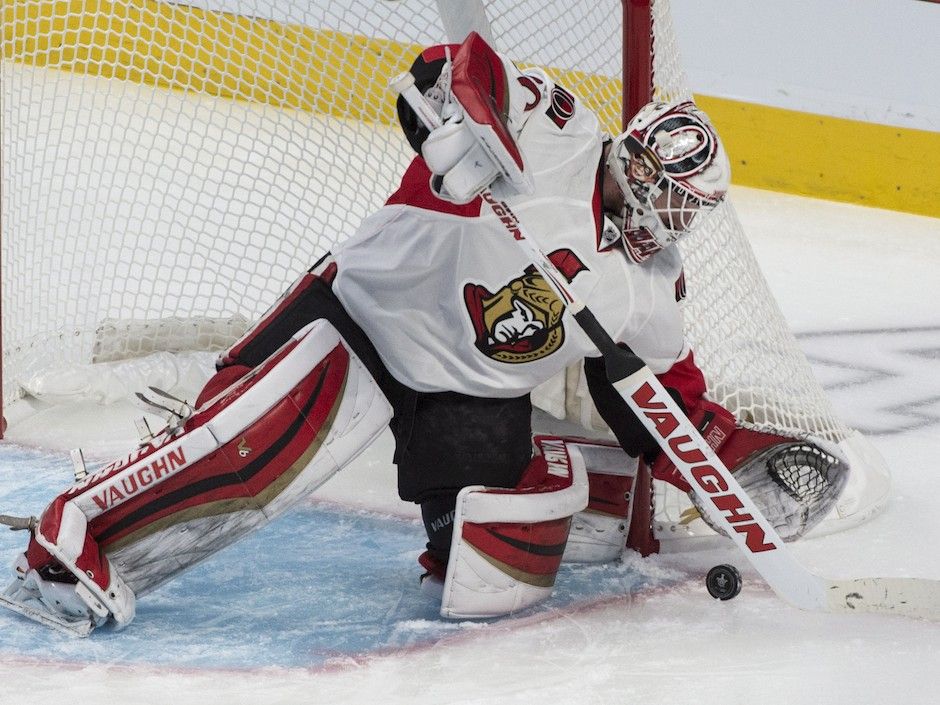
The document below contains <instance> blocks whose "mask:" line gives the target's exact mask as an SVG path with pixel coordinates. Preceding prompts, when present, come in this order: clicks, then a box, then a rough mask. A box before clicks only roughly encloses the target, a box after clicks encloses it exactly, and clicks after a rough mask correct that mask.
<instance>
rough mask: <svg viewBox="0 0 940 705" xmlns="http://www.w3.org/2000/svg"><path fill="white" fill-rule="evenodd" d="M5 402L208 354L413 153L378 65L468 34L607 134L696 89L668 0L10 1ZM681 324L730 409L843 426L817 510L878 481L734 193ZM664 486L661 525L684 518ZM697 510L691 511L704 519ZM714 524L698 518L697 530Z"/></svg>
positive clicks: (704, 252)
mask: <svg viewBox="0 0 940 705" xmlns="http://www.w3.org/2000/svg"><path fill="white" fill-rule="evenodd" d="M2 12H3V25H2V27H3V36H2V39H0V48H2V74H0V82H2V91H0V101H2V110H0V121H2V143H0V150H2V154H0V157H2V159H0V168H2V183H0V189H2V192H0V201H2V209H0V219H2V220H0V227H2V232H0V236H2V297H3V298H2V337H3V367H2V375H3V377H2V379H3V403H4V404H5V405H9V404H10V403H11V402H13V401H14V400H15V399H16V398H17V397H18V396H20V395H21V394H22V392H21V384H22V382H23V380H28V379H30V378H31V377H33V376H35V375H41V374H43V373H44V372H45V371H47V370H50V369H54V368H58V367H62V366H67V365H69V364H74V363H88V362H97V361H106V360H116V359H121V358H130V357H134V356H138V355H142V354H145V353H147V352H150V351H154V350H180V349H184V348H187V347H196V348H203V349H220V348H223V347H225V346H227V345H228V344H230V343H231V342H232V341H233V340H235V339H236V338H237V337H238V336H239V335H240V334H241V333H242V332H243V331H244V330H245V328H246V327H247V325H248V324H249V323H250V322H251V321H253V320H255V319H257V318H258V317H259V316H260V315H261V314H262V313H263V312H264V311H265V310H266V308H267V307H268V306H269V305H270V304H271V303H272V302H273V301H274V300H275V299H276V298H277V296H278V295H279V294H280V293H281V292H282V291H283V290H284V289H285V288H286V286H287V285H288V284H289V283H290V282H291V281H293V280H294V279H295V278H296V276H297V275H298V273H299V272H301V271H303V270H304V269H306V268H307V267H309V266H310V265H311V264H312V263H313V262H315V261H316V260H317V259H318V258H319V257H320V256H321V255H322V254H324V253H325V252H327V251H328V250H329V249H330V248H331V247H332V246H333V245H334V244H335V243H337V242H339V241H341V240H343V239H344V238H346V237H348V236H349V235H350V234H351V233H352V232H353V231H354V230H355V228H356V227H357V225H358V223H359V222H360V221H361V220H362V219H363V218H364V217H365V216H366V215H368V214H369V213H370V212H372V211H373V210H374V209H376V208H377V207H379V206H380V205H381V204H382V203H383V202H384V200H385V198H386V197H387V195H388V194H389V193H390V192H391V191H392V190H393V189H394V185H395V184H396V181H397V179H398V177H399V175H400V174H401V172H402V171H403V169H404V167H405V166H406V164H407V163H408V161H409V159H410V156H411V155H410V153H409V149H408V146H407V144H406V142H405V140H404V139H403V137H402V135H401V133H400V130H399V129H398V128H397V125H396V119H395V114H394V96H392V95H391V94H390V92H389V90H388V88H387V86H388V84H389V81H390V79H391V78H392V77H393V76H395V75H397V74H398V73H399V72H401V71H403V70H406V69H407V68H408V67H409V66H410V64H411V61H412V60H413V58H414V57H415V56H416V55H417V53H418V52H419V51H420V49H421V47H422V46H423V45H427V44H432V43H440V42H443V41H447V40H448V39H450V40H459V39H461V38H462V37H463V36H464V34H465V33H466V31H467V30H468V29H470V28H475V29H477V30H478V31H481V33H482V34H484V36H487V37H488V38H489V39H490V40H491V41H492V42H493V43H494V44H495V46H496V47H497V48H498V49H499V50H500V51H502V52H504V53H505V54H507V55H509V56H510V57H511V58H512V59H514V60H516V61H517V62H518V63H520V64H522V65H529V64H536V65H539V66H542V67H544V68H545V69H546V70H547V71H548V72H549V73H550V74H551V75H553V77H555V78H556V79H557V80H559V82H561V83H563V84H564V85H566V86H567V87H569V88H571V89H573V90H574V91H575V92H576V93H577V94H578V95H580V96H581V98H582V99H583V100H585V101H586V102H587V104H588V105H590V106H591V107H592V108H593V109H594V110H596V111H597V112H598V114H599V115H600V117H601V120H602V121H603V123H604V124H605V126H606V128H607V130H608V131H609V132H610V133H611V134H616V133H617V132H619V130H620V126H621V124H622V121H623V115H624V114H626V115H630V114H632V112H633V111H634V110H635V109H636V108H637V107H639V106H640V105H642V104H643V103H644V102H646V100H647V99H648V98H649V96H650V94H651V92H652V95H654V96H655V97H658V98H680V97H690V95H691V94H690V93H689V90H688V88H687V87H686V85H685V79H684V77H683V73H682V70H681V66H680V63H679V56H678V51H677V47H676V43H675V40H674V37H673V32H672V25H671V19H670V9H669V4H668V2H667V1H666V0H654V1H653V2H651V1H650V0H622V1H621V0H593V1H592V2H582V3H572V2H570V1H568V0H526V1H522V2H520V1H518V0H514V1H512V2H510V1H508V0H496V1H493V2H485V3H480V2H477V1H475V0H437V2H435V1H434V0H401V1H398V2H387V1H383V0H193V1H192V2H190V3H188V4H186V3H182V2H173V3H171V2H166V1H164V0H3V5H2ZM683 253H684V256H685V262H686V279H687V283H688V292H689V297H688V300H687V316H686V317H687V321H688V334H689V337H690V339H691V341H692V344H693V346H694V349H695V352H696V359H697V361H698V362H699V364H700V365H701V367H702V369H703V370H704V372H705V374H706V378H707V381H708V384H709V390H710V393H711V395H712V396H713V397H714V398H715V399H716V400H718V401H720V402H721V403H722V404H724V405H725V406H727V407H728V408H730V409H731V410H732V411H733V412H734V413H735V414H736V415H737V416H738V418H739V419H742V420H744V421H747V422H750V423H754V424H757V425H761V426H769V427H772V428H774V429H777V430H780V431H783V432H785V433H807V432H810V433H815V434H818V435H821V436H823V437H825V438H828V439H830V440H833V441H835V442H838V443H840V444H841V445H842V446H843V449H845V450H846V452H848V453H849V454H850V459H851V460H852V461H853V464H854V466H855V467H856V472H854V473H853V483H854V486H853V484H850V491H849V492H847V494H846V496H845V497H844V498H843V500H842V501H840V505H839V507H837V512H836V516H834V517H833V520H834V522H835V523H833V522H829V523H830V525H831V526H832V527H833V528H835V526H836V524H838V523H841V525H843V526H845V525H850V524H852V523H856V522H858V521H861V520H863V519H865V518H866V517H867V516H868V515H870V514H871V513H873V512H874V511H875V510H877V509H878V508H880V506H881V505H882V504H883V503H884V501H885V500H886V497H887V475H886V473H885V470H884V467H883V461H881V459H880V457H879V456H878V455H877V453H875V452H874V451H873V450H872V449H871V448H870V446H869V445H868V444H867V443H866V442H865V440H864V439H863V438H862V437H861V436H859V435H858V434H857V433H855V432H854V431H852V430H851V429H848V428H846V427H845V426H844V425H842V423H840V421H839V420H838V419H837V418H836V417H835V415H834V414H833V412H832V409H831V407H830V404H829V402H828V401H827V399H826V397H825V395H824V393H823V392H822V390H821V388H820V387H819V385H818V383H817V382H816V381H815V380H814V378H813V376H812V374H811V372H810V370H809V367H808V364H807V362H806V360H805V358H804V357H803V355H802V354H801V353H800V351H799V349H798V347H797V345H796V343H795V340H794V338H793V336H792V334H791V333H790V331H789V329H788V327H787V325H786V323H785V321H784V319H783V317H782V316H781V314H780V312H779V310H778V308H777V306H776V304H775V302H774V299H773V297H772V295H771V294H770V292H769V290H768V288H767V285H766V283H765V282H764V280H763V278H762V275H761V273H760V270H759V269H758V266H757V264H756V262H755V260H754V257H753V254H752V253H751V250H750V248H749V246H748V244H747V241H746V239H745V237H744V234H743V233H742V231H741V227H740V224H739V222H738V219H737V217H736V215H735V213H734V209H733V206H732V205H731V204H730V203H728V204H725V205H723V206H722V207H721V208H720V209H719V210H718V211H717V212H716V213H715V214H714V215H713V217H711V218H710V221H709V224H708V229H707V231H706V232H704V233H702V234H700V235H697V236H696V237H695V238H694V239H690V240H689V241H688V242H687V243H686V244H685V246H684V247H683ZM683 499H684V498H682V497H679V496H677V495H676V493H672V494H670V491H665V492H659V491H657V492H656V504H657V506H656V512H655V516H656V519H655V524H656V529H657V534H658V535H659V536H661V537H667V536H670V535H672V536H686V535H691V534H694V533H696V531H699V530H698V529H695V530H693V529H692V528H691V526H692V525H686V524H685V523H684V522H683V521H682V519H681V517H682V512H683V509H684V508H687V505H683ZM698 523H701V522H698ZM704 531H705V533H710V531H709V530H707V529H704Z"/></svg>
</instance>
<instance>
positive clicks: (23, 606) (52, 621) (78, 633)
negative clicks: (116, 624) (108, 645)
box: [0, 593, 95, 637]
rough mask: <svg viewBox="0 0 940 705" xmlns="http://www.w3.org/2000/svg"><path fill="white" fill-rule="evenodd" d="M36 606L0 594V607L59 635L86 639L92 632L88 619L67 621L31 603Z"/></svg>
mask: <svg viewBox="0 0 940 705" xmlns="http://www.w3.org/2000/svg"><path fill="white" fill-rule="evenodd" d="M33 602H35V604H36V605H37V606H35V607H34V606H33V605H31V604H28V603H26V602H21V601H19V600H17V599H15V598H14V597H11V596H9V595H5V594H3V593H0V607H5V608H7V609H8V610H12V611H14V612H17V613H19V614H21V615H23V616H24V617H28V618H29V619H31V620H33V621H34V622H39V623H40V624H44V625H45V626H47V627H49V628H50V629H54V630H55V631H57V632H59V633H61V634H68V635H69V636H75V637H86V636H88V635H89V634H91V632H92V631H93V630H94V628H95V625H94V624H93V623H92V621H91V620H90V619H77V620H69V619H66V618H64V617H62V616H60V615H57V614H53V613H52V612H50V611H49V610H48V609H46V608H45V607H44V606H42V603H40V602H38V601H35V600H34V601H33Z"/></svg>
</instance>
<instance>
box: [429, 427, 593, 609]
mask: <svg viewBox="0 0 940 705" xmlns="http://www.w3.org/2000/svg"><path fill="white" fill-rule="evenodd" d="M542 447H543V449H545V448H548V449H550V450H551V451H552V453H553V457H551V459H550V460H548V459H546V457H545V456H535V458H533V460H532V463H531V464H530V466H529V469H528V470H527V472H526V473H525V475H524V476H523V481H522V483H520V486H519V487H517V488H515V489H496V488H486V487H482V486H473V487H465V488H463V489H462V490H461V491H460V493H459V494H458V495H457V506H456V511H455V513H454V532H453V539H452V541H451V550H450V557H449V560H448V564H447V574H446V577H445V580H444V590H443V596H442V600H441V616H443V617H450V618H481V617H496V616H501V615H506V614H512V613H514V612H516V611H518V610H521V609H525V608H526V607H529V606H531V605H534V604H536V603H537V602H541V601H542V600H544V599H546V598H548V597H549V596H550V595H551V592H552V586H553V585H554V583H555V575H556V574H557V572H558V567H559V565H560V564H561V559H562V554H563V552H564V549H565V544H566V542H567V538H568V532H569V528H570V525H571V516H572V515H573V514H574V513H575V512H578V511H580V510H581V509H584V507H585V506H586V505H587V501H588V496H587V495H588V484H587V477H586V475H585V473H584V468H583V467H578V466H575V465H573V464H572V463H571V460H570V457H569V456H568V454H567V452H566V450H565V447H564V443H563V442H561V441H557V442H555V441H553V440H549V439H545V440H544V442H543V446H542Z"/></svg>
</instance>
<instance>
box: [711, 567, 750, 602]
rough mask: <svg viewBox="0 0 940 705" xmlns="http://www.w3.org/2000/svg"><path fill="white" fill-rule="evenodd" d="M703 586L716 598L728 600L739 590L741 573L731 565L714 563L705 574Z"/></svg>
mask: <svg viewBox="0 0 940 705" xmlns="http://www.w3.org/2000/svg"><path fill="white" fill-rule="evenodd" d="M705 587H706V588H707V589H708V594H709V595H711V596H712V597H714V598H715V599H716V600H730V599H731V598H733V597H736V596H737V594H738V593H739V592H741V574H740V573H739V572H738V569H737V568H735V567H734V566H733V565H727V564H722V565H716V566H715V567H714V568H712V569H711V570H710V571H708V575H706V576H705Z"/></svg>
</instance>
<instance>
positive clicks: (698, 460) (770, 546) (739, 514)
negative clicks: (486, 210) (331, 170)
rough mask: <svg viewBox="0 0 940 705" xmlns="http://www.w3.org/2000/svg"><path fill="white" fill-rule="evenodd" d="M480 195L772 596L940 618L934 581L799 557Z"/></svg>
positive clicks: (657, 389)
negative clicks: (832, 566)
mask: <svg viewBox="0 0 940 705" xmlns="http://www.w3.org/2000/svg"><path fill="white" fill-rule="evenodd" d="M391 87H392V89H393V90H394V91H396V92H397V93H399V94H400V95H401V96H402V97H403V98H404V99H405V100H406V101H407V102H408V104H409V105H410V106H411V108H412V109H413V110H414V111H415V113H416V114H417V115H418V117H419V119H420V120H421V121H422V122H423V123H424V125H425V127H427V128H428V129H429V130H432V129H434V128H435V127H439V126H440V125H441V120H440V117H439V116H438V114H437V113H436V112H435V111H434V109H433V108H432V107H431V106H430V105H429V104H428V102H427V101H426V100H425V99H424V96H423V95H422V94H421V92H420V91H419V90H418V89H417V88H416V87H415V85H414V77H413V76H412V75H411V74H410V73H407V72H406V73H404V74H402V75H401V76H399V77H397V78H396V79H395V80H394V81H393V82H392V84H391ZM480 197H481V198H482V199H483V201H484V202H486V203H487V205H488V206H489V207H490V209H491V210H492V211H493V213H494V215H495V216H496V217H497V218H498V219H499V221H500V223H501V224H502V225H503V228H504V229H505V231H506V233H507V235H509V236H510V237H512V238H513V239H514V240H515V241H516V243H517V244H518V245H519V246H520V247H522V249H523V250H524V251H525V252H526V253H527V255H528V256H529V258H530V259H531V261H532V263H533V264H534V265H535V267H536V268H537V269H538V271H539V272H540V273H541V274H542V276H543V277H544V278H545V280H546V281H547V282H548V283H549V285H550V286H551V287H552V289H553V290H554V291H555V292H556V293H557V295H558V296H559V297H560V298H561V300H562V301H563V302H564V303H565V306H566V309H567V312H568V313H570V314H571V315H572V317H573V318H574V319H575V321H576V322H577V323H578V325H579V326H580V327H581V328H582V330H584V332H585V333H586V334H587V336H588V337H589V338H590V339H591V342H592V343H593V344H594V345H595V347H596V348H597V350H598V352H600V353H601V355H602V356H603V358H604V362H605V364H606V367H607V376H608V379H609V381H610V382H611V384H612V385H613V386H614V388H615V389H616V390H617V392H618V393H619V394H620V396H621V397H622V398H623V400H624V401H625V402H626V403H627V405H628V406H629V407H630V409H631V410H632V411H633V413H634V414H636V416H637V418H638V419H639V420H640V422H641V423H643V425H644V426H645V427H646V429H647V430H648V431H649V432H650V433H651V434H652V436H653V438H655V439H656V441H657V443H658V444H659V446H660V448H661V449H662V451H663V452H664V453H665V454H666V455H667V456H668V458H669V459H670V460H671V461H672V462H673V464H674V465H675V466H676V468H678V470H679V472H680V474H681V475H682V477H683V478H684V479H685V480H686V482H688V483H689V485H691V487H692V490H693V491H694V492H695V494H696V497H697V498H698V500H699V503H700V504H701V506H702V507H703V509H704V510H705V513H706V514H707V515H708V517H709V519H711V521H712V522H713V524H714V525H716V526H720V527H721V528H722V529H723V530H724V532H725V533H726V534H727V535H728V536H730V537H731V538H732V540H733V541H734V542H735V543H736V544H737V546H738V548H740V550H741V551H742V552H743V553H744V555H745V556H746V557H747V558H748V560H749V561H750V563H751V564H752V565H753V566H754V568H755V569H756V570H757V572H758V573H759V574H760V575H761V577H763V578H764V580H765V581H766V582H767V583H768V585H770V587H771V589H772V590H773V591H774V592H775V593H776V594H777V595H778V596H780V597H781V598H783V599H784V600H786V601H787V602H789V603H790V604H792V605H794V606H796V607H799V608H801V609H805V610H816V611H824V612H853V611H854V612H886V613H894V614H903V615H906V616H911V617H918V618H924V619H940V581H937V580H928V579H920V578H859V579H853V580H830V579H828V578H823V577H820V576H818V575H816V574H814V573H812V572H810V571H808V570H807V569H806V568H804V567H803V566H802V565H801V564H800V563H798V562H797V561H796V559H795V558H794V557H793V555H792V553H791V552H790V551H789V550H788V549H787V548H786V546H785V545H784V542H783V540H782V539H781V538H780V536H779V535H778V534H777V532H776V530H775V529H774V528H773V526H771V525H770V523H769V522H768V521H767V519H766V518H765V517H764V516H763V514H762V513H761V512H760V510H759V509H758V508H757V506H756V505H755V504H754V502H753V501H752V500H751V499H750V497H748V495H747V493H746V492H745V491H744V490H743V489H742V488H741V486H740V484H739V483H738V482H737V480H735V478H734V476H733V475H732V474H731V472H730V471H729V470H728V468H727V467H725V465H724V463H723V462H722V461H721V459H720V458H719V457H718V455H717V454H716V453H715V452H714V451H713V450H712V448H711V447H710V446H709V445H708V443H707V442H706V441H705V440H704V439H703V438H702V436H701V434H700V433H699V432H698V429H696V428H695V426H694V425H693V424H692V422H691V421H689V419H688V417H687V416H686V415H685V413H684V412H683V411H682V409H681V407H680V406H679V405H678V404H677V403H676V401H675V400H674V399H673V398H672V396H671V395H670V394H669V393H668V392H667V391H666V389H665V387H664V386H663V385H662V383H661V382H660V381H659V380H658V379H657V378H656V376H655V375H654V374H653V372H652V371H651V370H650V369H649V367H647V366H646V364H645V363H644V362H643V360H641V359H640V358H639V357H638V356H637V355H636V354H635V353H634V352H633V351H632V350H630V349H629V348H625V347H620V346H618V345H617V344H616V343H614V341H613V339H612V338H611V337H610V335H609V334H608V333H607V331H606V330H605V329H604V328H603V326H601V324H600V323H599V322H598V320H597V318H596V317H595V316H594V314H593V313H592V312H591V310H590V309H589V308H588V307H587V306H586V305H585V303H584V302H583V301H581V300H580V299H579V298H578V297H577V296H576V295H575V293H574V292H573V291H571V290H570V289H569V288H568V286H567V284H566V281H565V279H564V277H563V276H562V274H561V273H560V272H559V271H558V269H557V268H556V267H555V265H554V264H553V263H552V261H551V260H550V259H548V257H547V256H546V255H545V253H544V252H543V251H542V250H541V248H540V247H539V246H538V244H537V243H536V242H534V241H533V240H532V239H531V237H530V236H529V234H528V233H527V232H526V229H525V227H524V226H523V224H522V223H521V222H520V221H519V218H518V217H517V216H516V215H515V213H513V211H512V208H510V206H509V205H508V204H507V203H506V202H505V201H502V200H499V199H498V198H496V197H495V196H494V195H493V193H492V191H491V190H490V189H488V188H485V189H483V190H482V191H481V192H480Z"/></svg>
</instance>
